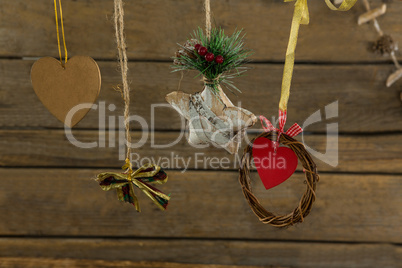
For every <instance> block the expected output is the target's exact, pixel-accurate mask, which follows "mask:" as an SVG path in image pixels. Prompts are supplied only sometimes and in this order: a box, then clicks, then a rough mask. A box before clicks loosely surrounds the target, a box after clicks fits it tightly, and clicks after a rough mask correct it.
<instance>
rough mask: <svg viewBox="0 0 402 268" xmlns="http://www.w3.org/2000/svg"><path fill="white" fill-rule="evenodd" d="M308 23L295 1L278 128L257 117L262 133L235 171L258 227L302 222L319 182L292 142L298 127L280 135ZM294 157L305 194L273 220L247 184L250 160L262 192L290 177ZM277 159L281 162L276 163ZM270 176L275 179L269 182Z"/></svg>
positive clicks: (302, 4) (351, 0) (349, 0)
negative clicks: (302, 29)
mask: <svg viewBox="0 0 402 268" xmlns="http://www.w3.org/2000/svg"><path fill="white" fill-rule="evenodd" d="M289 1H292V0H285V2H289ZM356 1H357V0H344V1H343V2H342V4H341V6H340V7H339V8H336V7H335V6H334V5H333V4H332V2H331V1H330V0H326V1H325V2H326V4H327V5H328V7H329V8H331V9H333V10H341V11H346V10H349V9H350V8H351V7H352V6H353V5H354V4H355V2H356ZM308 23H309V12H308V6H307V0H296V4H295V10H294V14H293V20H292V27H291V30H290V37H289V43H288V48H287V51H286V59H285V66H284V71H283V79H282V89H281V98H280V102H279V128H275V127H274V126H273V125H272V124H271V122H269V121H268V120H267V119H266V118H265V117H264V116H260V119H261V124H262V126H263V128H264V130H265V132H263V133H262V134H260V135H259V136H258V137H256V138H255V139H253V140H252V141H251V143H250V144H249V145H248V146H247V147H246V148H245V149H244V154H243V157H242V159H241V163H240V169H239V182H240V185H241V186H242V191H243V194H244V196H245V198H246V200H247V202H248V203H249V205H250V208H251V209H252V211H253V212H254V213H255V215H256V216H257V217H258V218H259V219H260V221H261V222H262V223H264V224H270V225H272V226H275V227H286V226H290V225H293V224H295V223H299V222H303V220H304V218H305V217H306V216H307V215H308V214H309V213H310V211H311V208H312V205H313V203H314V201H315V198H316V195H315V190H316V185H317V182H318V180H319V176H318V172H317V167H316V165H315V163H314V161H313V160H312V158H311V156H310V154H309V153H308V152H307V151H306V149H305V147H304V145H303V143H301V142H298V141H297V140H295V139H294V138H292V137H294V136H296V135H297V134H299V133H301V132H302V129H301V127H300V126H299V125H298V124H294V125H293V126H292V127H291V128H290V129H289V130H287V131H286V132H284V126H285V123H286V118H287V104H288V100H289V93H290V83H291V80H292V75H293V66H294V59H295V49H296V44H297V36H298V31H299V27H300V24H308ZM264 124H265V125H264ZM279 145H283V146H287V147H288V148H289V150H287V148H285V149H282V147H279ZM291 151H292V152H291ZM295 156H296V157H297V158H298V160H299V161H300V163H301V164H302V165H303V168H304V170H303V171H304V173H305V178H306V180H305V182H306V184H307V190H306V192H305V193H304V195H303V196H302V198H301V200H300V202H299V204H298V206H297V207H296V208H295V209H294V210H293V212H291V213H289V214H287V215H280V216H277V215H275V214H274V213H271V212H269V211H267V210H266V209H265V208H264V207H263V206H262V205H261V204H260V202H259V201H258V199H257V197H255V195H254V194H253V192H252V189H251V181H250V165H251V161H252V160H254V164H255V165H256V167H257V171H258V174H259V175H260V178H261V180H262V182H263V183H264V186H265V187H266V189H269V188H272V187H274V186H276V185H279V184H280V183H282V182H284V181H285V180H286V179H287V178H288V177H289V176H290V175H292V174H293V173H294V171H295V169H296V165H297V161H296V159H295ZM281 157H282V159H279V158H281ZM278 160H279V161H280V164H279V165H277V163H276V162H275V165H272V162H273V161H278ZM267 164H268V165H267ZM273 176H275V177H274V178H273Z"/></svg>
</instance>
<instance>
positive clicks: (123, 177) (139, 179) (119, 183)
mask: <svg viewBox="0 0 402 268" xmlns="http://www.w3.org/2000/svg"><path fill="white" fill-rule="evenodd" d="M122 168H123V169H127V170H126V172H125V173H118V172H104V173H100V174H98V175H97V181H98V182H100V186H101V188H102V190H104V191H109V190H112V189H116V190H117V196H118V198H119V200H120V201H125V199H124V193H123V190H122V187H123V186H126V185H127V186H129V191H130V195H131V197H132V198H133V199H134V202H133V204H134V206H135V208H136V210H137V211H138V212H140V211H141V209H140V206H139V202H138V199H137V197H136V195H135V194H134V187H133V186H134V185H135V186H137V187H138V188H139V189H140V190H141V191H142V192H143V193H145V194H146V195H147V196H148V197H149V198H150V199H151V200H152V201H153V202H154V203H155V205H157V206H158V207H159V208H160V209H161V210H165V209H166V206H165V207H164V206H163V205H162V204H161V203H160V201H158V200H157V197H159V198H160V199H164V200H170V197H169V196H168V195H166V194H164V193H162V192H160V191H159V190H157V189H156V188H154V187H151V186H150V185H149V184H148V183H150V184H164V183H166V182H167V180H168V177H167V175H166V176H165V178H163V179H152V178H154V177H155V176H156V175H158V173H160V172H163V171H162V169H161V167H160V166H157V165H154V164H145V165H143V166H142V167H140V168H139V169H137V170H136V171H134V172H133V170H132V167H131V163H130V161H126V164H125V165H124V166H123V167H122ZM149 169H150V170H151V171H146V170H149ZM144 171H146V172H144ZM163 173H164V172H163ZM164 174H165V173H164ZM110 177H113V178H114V179H115V180H116V182H113V183H110V184H104V183H102V182H103V181H104V180H106V179H108V178H110ZM156 196H157V197H156ZM166 203H167V202H166Z"/></svg>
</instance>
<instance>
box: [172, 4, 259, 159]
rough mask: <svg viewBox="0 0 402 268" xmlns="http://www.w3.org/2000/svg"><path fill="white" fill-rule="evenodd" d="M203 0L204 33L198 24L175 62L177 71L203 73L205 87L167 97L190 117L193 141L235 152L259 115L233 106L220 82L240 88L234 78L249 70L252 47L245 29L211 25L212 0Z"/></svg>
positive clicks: (236, 89) (191, 139)
mask: <svg viewBox="0 0 402 268" xmlns="http://www.w3.org/2000/svg"><path fill="white" fill-rule="evenodd" d="M204 3H205V14H206V27H205V34H204V32H203V30H202V29H200V28H199V29H198V30H197V31H194V34H193V35H192V36H191V38H190V39H189V40H188V41H187V42H186V43H185V44H184V45H179V46H180V48H179V50H178V51H177V52H176V55H175V57H173V59H174V61H173V66H172V67H173V69H174V71H184V70H196V71H198V72H199V74H198V75H197V76H196V77H198V76H202V77H203V82H204V89H203V91H202V92H197V93H195V94H187V93H184V92H182V91H175V92H171V93H169V94H168V95H167V96H166V101H167V102H168V103H169V104H170V105H171V106H172V107H173V108H174V109H175V110H176V111H177V112H178V113H179V114H180V115H181V116H183V117H184V118H185V119H186V120H187V121H188V127H189V133H190V134H189V137H188V142H189V143H190V144H193V145H204V144H205V145H206V144H213V145H215V146H217V147H221V148H224V149H225V150H226V151H228V152H229V153H231V154H234V153H236V152H237V151H238V148H239V143H240V142H241V140H242V138H243V136H244V134H245V132H246V129H247V128H248V127H251V126H253V125H254V124H255V123H256V122H257V118H256V117H255V115H254V114H253V113H251V112H250V111H248V110H246V109H243V108H240V107H236V106H234V105H233V103H232V102H231V101H230V99H229V98H228V97H227V96H226V94H225V93H224V92H223V90H222V87H221V85H224V86H226V88H227V89H229V90H230V91H232V92H233V91H239V92H240V90H239V89H238V88H237V87H236V86H235V85H234V84H233V82H232V81H231V79H232V78H234V77H238V76H241V75H242V74H243V73H244V72H245V71H247V68H246V67H244V66H243V65H244V64H245V63H247V62H248V60H247V57H248V56H249V55H250V53H251V51H250V50H247V49H245V48H244V41H243V37H244V36H243V35H242V31H235V32H234V33H233V34H232V35H231V36H227V35H225V32H224V31H223V30H222V29H216V28H214V29H212V27H211V7H210V0H205V2H204ZM179 85H180V84H179Z"/></svg>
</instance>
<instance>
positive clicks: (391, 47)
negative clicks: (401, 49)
mask: <svg viewBox="0 0 402 268" xmlns="http://www.w3.org/2000/svg"><path fill="white" fill-rule="evenodd" d="M373 50H374V52H377V53H380V54H381V55H384V54H390V53H391V52H393V51H396V50H398V46H397V44H396V43H395V42H394V40H393V39H392V37H391V36H390V35H387V34H385V35H383V36H381V37H380V38H378V40H377V41H375V42H374V44H373Z"/></svg>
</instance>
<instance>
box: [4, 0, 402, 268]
mask: <svg viewBox="0 0 402 268" xmlns="http://www.w3.org/2000/svg"><path fill="white" fill-rule="evenodd" d="M51 2H52V1H45V0H36V1H25V0H13V1H8V0H0V183H1V187H0V215H1V216H0V217H1V218H0V219H1V220H0V264H1V265H0V266H1V267H123V266H127V267H182V268H187V267H200V268H201V267H202V268H205V267H229V266H232V265H239V266H244V267H260V266H262V267H398V263H399V265H400V263H401V255H402V247H401V244H402V228H401V221H402V210H401V204H402V195H401V191H400V189H401V186H402V154H401V152H402V123H401V120H402V107H401V106H402V105H401V100H400V93H401V89H402V81H398V82H397V83H396V84H395V85H394V86H393V87H392V88H386V87H385V86H384V84H385V80H386V77H387V76H388V75H389V74H390V73H391V72H392V71H393V65H392V64H391V63H390V62H389V60H388V58H384V57H381V56H378V55H374V54H372V53H371V52H370V51H369V49H368V47H369V46H370V41H372V40H375V39H376V33H375V31H374V29H373V28H372V25H370V24H365V25H362V26H360V27H358V26H357V24H356V20H357V17H358V15H359V14H361V13H362V12H363V11H364V8H363V5H362V3H359V2H358V3H357V4H356V6H355V7H354V8H352V10H351V11H349V12H346V13H342V12H333V11H330V10H329V9H328V8H327V7H326V5H325V3H324V1H309V2H310V3H309V8H310V16H311V22H310V25H309V26H301V31H300V38H299V44H298V48H297V51H296V59H297V64H296V67H295V72H294V80H293V83H292V94H291V98H290V103H289V112H288V114H289V118H288V122H290V123H291V122H299V123H302V122H304V121H305V120H306V118H307V117H308V116H310V115H311V114H312V113H314V112H316V111H318V110H320V111H321V114H322V116H323V118H324V119H323V120H322V121H321V122H318V123H315V124H312V125H311V126H307V127H306V129H305V132H306V134H305V135H304V139H305V142H306V144H307V145H308V146H310V147H311V148H314V149H315V150H317V151H319V152H322V153H324V152H325V150H326V148H327V141H328V140H331V139H329V138H328V137H327V135H326V133H327V125H328V124H330V123H337V124H338V127H339V132H340V135H339V140H338V141H339V147H338V148H339V164H338V166H336V167H333V166H331V165H328V164H326V163H324V162H323V161H321V160H319V159H317V160H316V161H317V164H318V166H319V170H320V172H321V180H320V182H319V185H318V189H317V198H318V199H317V201H316V203H315V205H314V207H313V210H312V212H311V214H310V215H309V217H308V218H306V220H305V222H304V223H303V224H300V225H297V226H294V227H291V228H288V229H283V230H277V229H274V228H272V227H270V226H265V225H263V224H261V223H259V222H258V220H257V218H256V217H255V216H254V215H253V214H252V212H251V210H250V209H249V207H248V205H247V203H246V201H245V200H244V198H243V195H242V192H241V189H240V186H239V184H238V181H237V171H236V168H237V166H236V164H235V163H236V157H232V156H229V155H227V154H226V153H225V152H224V151H222V150H218V149H216V148H207V149H200V150H194V149H193V148H191V147H190V146H189V145H188V144H187V143H186V140H185V137H182V138H181V139H180V140H179V142H178V143H177V144H176V145H174V146H173V147H170V148H162V149H155V148H153V147H152V146H151V140H150V138H151V137H154V139H155V142H156V143H157V144H167V143H169V142H172V141H174V140H175V139H177V138H178V137H179V135H180V132H179V130H180V128H181V126H182V121H181V119H180V117H179V116H178V114H177V113H176V112H175V111H173V110H172V109H170V108H166V107H160V108H157V109H156V110H155V111H154V113H155V120H154V122H153V125H151V115H152V110H151V104H154V103H164V96H165V95H166V94H167V93H169V92H171V91H174V90H176V89H177V87H178V81H179V78H180V75H179V74H177V73H171V72H170V69H169V65H170V57H171V56H172V55H173V53H174V52H175V49H176V43H177V42H184V41H185V40H186V38H187V37H188V33H190V32H191V31H192V30H193V29H195V28H196V27H197V26H202V24H203V12H202V1H201V0H196V1H194V0H181V1H173V0H153V1H145V0H138V1H126V2H127V3H126V5H125V11H126V16H125V20H126V28H127V29H126V36H127V43H128V55H129V58H130V63H129V68H130V80H131V87H132V90H133V92H132V98H133V101H132V113H133V114H137V115H140V116H142V117H143V118H145V120H146V121H147V123H148V124H149V130H151V129H153V130H155V132H154V134H153V136H151V132H150V131H146V132H144V133H145V135H148V138H149V139H148V140H147V143H146V144H145V145H144V146H143V147H141V148H139V149H137V150H136V153H138V154H139V155H140V156H141V157H149V158H151V157H166V158H169V157H171V155H172V154H174V155H178V156H180V157H185V158H186V159H190V162H189V170H188V171H187V172H185V173H182V172H181V171H182V168H183V166H179V165H173V164H172V163H171V164H170V165H168V166H167V168H168V169H169V171H168V173H169V181H168V183H167V184H166V185H163V186H161V187H160V188H161V189H163V190H164V191H165V192H168V193H171V194H172V200H171V204H170V205H169V208H168V210H167V211H166V212H161V211H159V210H158V209H157V208H156V207H155V206H154V205H153V204H152V203H151V202H150V201H149V200H148V199H147V198H146V197H145V196H144V195H142V194H139V198H140V202H141V206H142V210H143V212H142V213H141V214H138V213H136V212H135V210H134V209H133V208H132V207H131V206H128V205H125V204H121V203H119V202H118V201H117V199H116V196H115V193H112V192H107V193H105V192H103V191H101V189H100V188H99V187H98V186H97V185H96V183H95V182H94V181H93V180H92V178H94V176H95V174H97V173H98V172H99V171H105V170H117V168H119V166H121V164H122V162H121V161H119V160H118V153H119V151H118V147H117V146H116V147H114V148H91V149H80V148H77V147H75V146H74V145H72V144H71V143H70V142H69V141H68V140H67V138H66V136H65V133H64V129H63V126H62V124H60V123H59V122H58V121H57V120H56V119H55V118H53V117H52V116H51V114H50V113H49V112H48V111H47V110H46V109H45V108H44V107H43V105H42V104H41V103H40V101H39V100H38V98H37V97H36V95H35V94H34V91H33V90H32V87H31V84H30V76H29V74H30V68H31V66H32V64H33V62H34V59H33V58H32V57H34V58H36V57H42V56H55V57H57V43H56V40H55V27H54V17H53V16H54V13H53V6H52V3H51ZM387 2H390V1H387ZM370 3H371V4H372V6H373V7H376V6H379V5H380V4H381V1H380V0H371V1H370ZM212 10H213V16H214V21H215V23H216V25H217V26H222V27H223V28H224V29H225V30H227V32H229V33H230V32H232V31H233V29H235V28H236V27H237V28H244V30H245V31H246V32H247V45H248V47H249V48H251V49H253V50H254V51H255V53H254V55H253V63H252V64H251V67H253V70H251V71H250V72H249V73H248V74H247V76H246V77H242V78H238V79H237V81H236V83H237V85H238V86H239V88H241V89H242V90H243V92H244V93H243V94H241V95H240V96H238V97H236V96H233V95H231V94H230V93H229V94H228V95H229V97H230V98H231V99H232V100H233V101H234V102H236V103H237V102H239V101H241V104H242V106H243V107H245V108H248V109H249V110H251V111H253V112H254V113H255V114H256V115H259V114H264V115H266V116H271V115H276V113H277V103H278V100H279V91H280V90H279V89H280V83H281V74H282V70H283V59H284V55H285V49H286V42H287V38H288V34H289V29H290V23H291V16H292V12H293V3H283V1H281V0H275V1H274V0H271V1H267V0H248V1H243V0H227V1H217V0H216V1H212ZM112 12H113V1H112V0H96V1H95V0H79V1H76V0H74V1H72V0H65V1H63V14H64V17H65V31H66V38H67V45H68V49H69V53H70V55H89V56H92V57H93V58H95V59H96V60H97V61H98V63H99V66H100V68H101V72H102V91H101V94H100V98H99V103H100V102H105V104H106V105H109V104H115V105H116V106H117V108H116V110H115V111H113V112H111V111H108V116H114V117H117V116H119V115H121V114H122V102H121V99H120V96H119V94H118V93H116V92H114V91H113V90H112V86H113V85H116V84H118V83H119V81H120V78H119V74H118V73H117V71H116V69H117V67H116V66H117V65H116V62H115V58H116V48H115V42H114V38H113V27H112V22H111V17H112ZM401 13H402V3H401V2H400V1H393V2H391V3H389V4H388V10H387V14H386V15H385V16H383V17H381V18H380V19H379V22H380V24H381V26H382V28H383V30H384V31H385V32H387V33H391V34H392V36H393V37H394V39H395V40H397V41H399V43H401V42H402V26H401V25H402V19H401V16H400V14H401ZM398 58H399V60H402V57H401V56H398ZM192 77H193V74H192V73H189V74H186V75H185V77H184V80H183V82H182V84H181V89H182V90H184V91H187V92H196V91H199V90H200V89H201V86H202V85H201V82H200V81H198V80H197V79H193V78H192ZM335 101H338V107H339V113H338V117H336V118H332V119H328V120H325V112H324V110H325V106H326V105H328V104H330V103H333V102H335ZM98 119H99V113H98V111H90V112H89V114H88V115H87V116H86V117H85V118H84V120H82V122H80V123H79V124H78V125H77V127H76V128H75V129H74V130H73V134H74V136H75V137H76V138H77V139H78V140H80V141H84V142H89V141H99V139H106V140H108V138H109V137H110V135H117V134H118V133H116V132H115V131H114V130H113V131H107V132H99V131H98ZM258 125H259V124H258ZM260 131H261V130H260V129H259V126H256V127H254V128H253V129H252V130H251V131H250V137H253V136H255V135H257V133H258V132H260ZM144 133H141V132H140V130H139V125H133V137H134V139H135V140H138V139H139V138H140V136H141V135H143V134H144ZM107 145H108V143H107ZM195 152H197V153H201V154H203V156H205V157H210V158H212V157H219V158H223V157H227V158H228V159H229V161H230V165H229V166H228V167H227V168H225V169H219V168H214V167H209V168H207V169H204V168H203V167H202V166H200V165H199V163H198V162H197V161H196V159H195V155H194V154H195ZM253 178H254V179H255V191H256V195H257V196H258V197H259V198H260V199H261V202H262V203H263V204H265V205H266V206H267V208H270V209H271V210H273V211H275V212H278V213H281V212H285V211H288V210H291V209H293V207H294V206H295V205H296V203H297V202H298V199H299V198H300V195H301V194H302V193H303V191H304V188H305V185H304V184H303V183H302V182H303V174H302V172H301V171H300V169H298V171H297V173H296V174H295V175H294V178H292V179H291V180H289V181H287V182H285V183H284V184H283V185H281V186H279V187H277V188H275V189H272V190H270V191H265V190H263V187H262V185H261V183H259V182H258V179H257V176H256V175H255V173H254V174H253ZM399 267H400V266H399Z"/></svg>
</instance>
